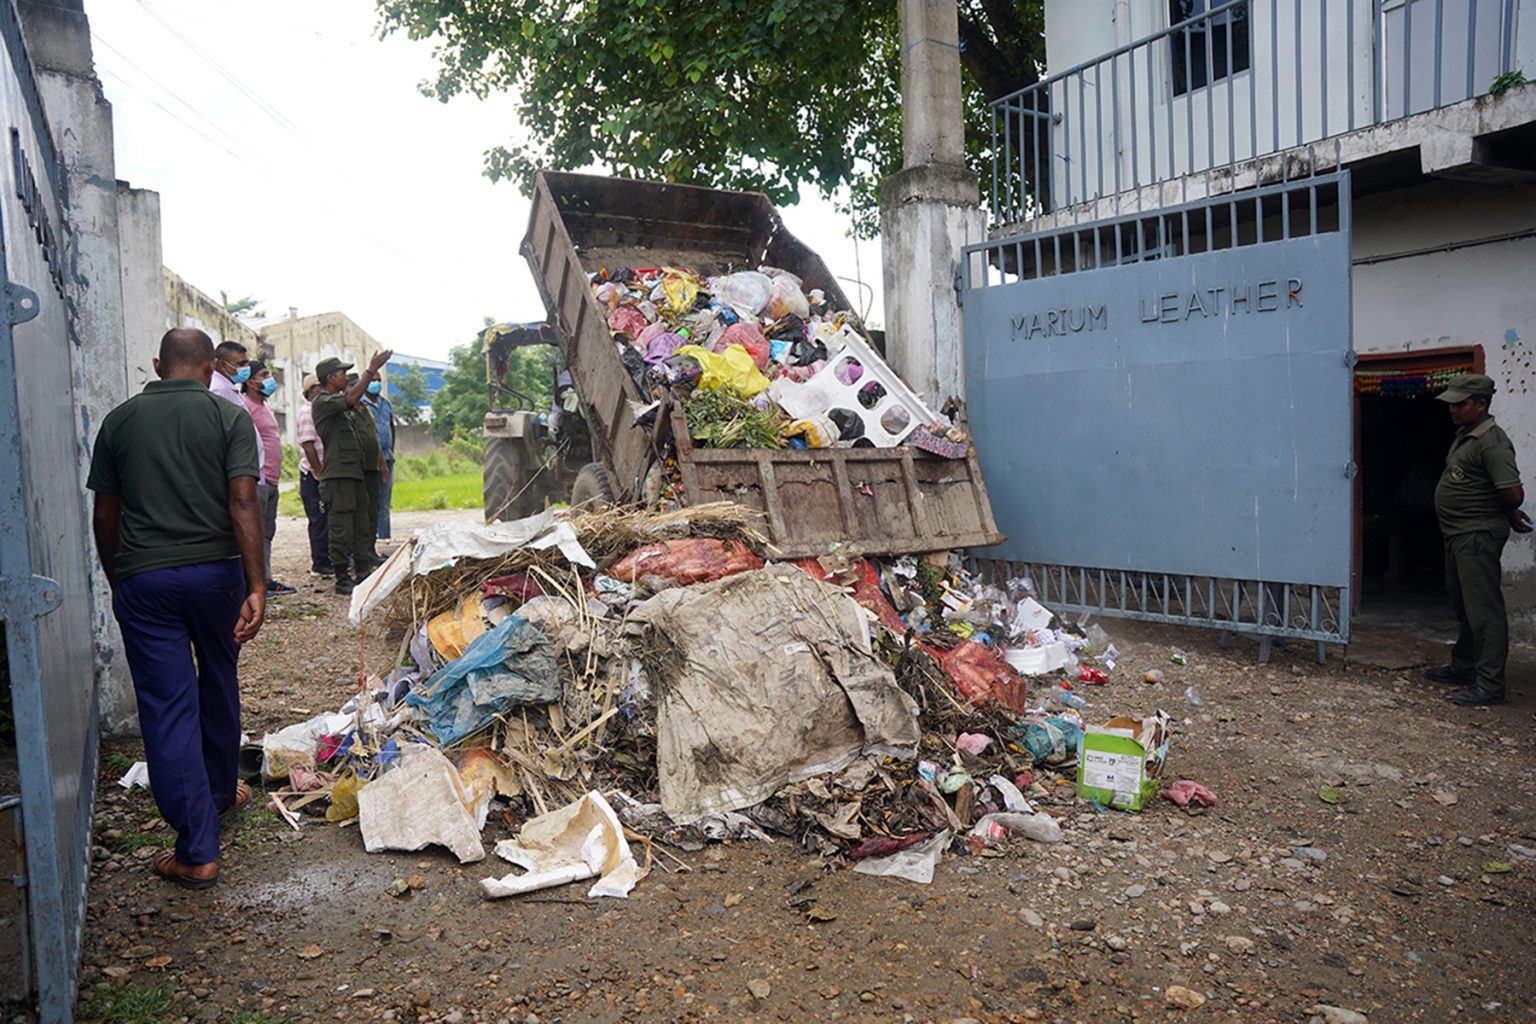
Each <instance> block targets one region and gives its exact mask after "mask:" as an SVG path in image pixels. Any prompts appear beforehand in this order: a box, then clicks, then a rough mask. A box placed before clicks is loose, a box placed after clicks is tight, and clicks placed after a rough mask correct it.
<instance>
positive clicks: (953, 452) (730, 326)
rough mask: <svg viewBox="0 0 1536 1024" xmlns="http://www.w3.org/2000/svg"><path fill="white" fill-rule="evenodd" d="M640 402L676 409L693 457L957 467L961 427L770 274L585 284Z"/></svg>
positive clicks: (817, 306) (652, 408) (620, 277)
mask: <svg viewBox="0 0 1536 1024" xmlns="http://www.w3.org/2000/svg"><path fill="white" fill-rule="evenodd" d="M592 288H593V293H594V294H595V296H596V297H597V299H598V301H599V302H600V303H602V304H603V305H604V306H606V307H607V309H608V326H609V328H610V329H611V330H612V331H613V336H614V340H615V342H616V343H617V345H618V350H619V357H620V360H621V361H622V362H623V364H624V366H625V368H626V369H627V370H628V371H629V373H630V375H631V376H633V377H634V380H635V384H636V385H637V386H638V387H639V389H640V393H641V394H643V395H647V396H650V397H651V398H653V399H656V402H654V403H653V404H651V405H649V406H646V407H644V408H642V409H640V410H637V412H638V414H639V417H640V419H641V420H642V421H644V419H645V418H646V417H648V416H652V415H655V414H656V413H657V412H658V411H659V410H660V408H661V402H662V401H676V402H680V403H681V404H682V408H683V411H684V414H685V417H686V420H687V424H688V433H689V435H690V437H691V439H692V442H693V444H694V445H696V446H698V447H701V448H784V447H790V448H833V447H878V448H890V447H895V446H897V445H902V444H907V445H911V446H913V447H917V448H922V449H924V450H927V451H930V452H933V453H935V454H938V455H942V456H945V457H947V458H964V457H965V454H966V452H967V450H968V446H969V437H968V436H967V435H966V433H965V430H964V429H963V427H961V426H959V425H957V424H955V423H953V422H951V421H950V419H949V418H948V417H947V416H945V415H943V414H941V413H935V412H934V411H933V410H932V409H930V408H929V407H928V406H927V405H925V404H924V403H923V400H922V399H921V398H920V397H919V396H918V395H916V394H915V393H914V392H913V391H912V390H911V389H910V388H908V387H907V385H906V384H905V383H904V382H903V381H902V380H901V378H900V377H898V376H897V375H896V374H895V373H894V372H893V371H892V370H891V369H890V367H888V366H887V365H886V364H885V362H884V360H882V359H881V358H880V356H879V354H878V353H877V352H876V350H875V348H874V346H873V344H872V343H871V339H870V337H869V335H868V333H867V332H866V331H865V330H864V325H863V324H862V323H861V322H860V320H859V318H858V316H857V315H855V314H854V313H852V312H850V311H848V310H833V309H830V308H829V307H828V303H827V299H826V296H825V295H824V294H823V293H822V291H821V290H820V289H812V290H811V291H810V292H809V294H807V293H806V292H805V291H804V290H803V282H802V281H801V280H800V278H798V277H796V276H795V275H794V274H792V273H790V272H789V271H787V270H781V269H779V268H777V267H768V266H764V267H759V268H758V269H757V270H746V271H739V272H736V273H730V274H722V275H719V276H716V277H703V276H701V275H699V274H696V273H694V272H693V271H691V270H687V269H682V268H676V267H661V268H642V269H633V268H623V269H620V270H616V271H612V272H609V271H606V270H605V271H600V272H598V273H597V274H594V275H593V276H592Z"/></svg>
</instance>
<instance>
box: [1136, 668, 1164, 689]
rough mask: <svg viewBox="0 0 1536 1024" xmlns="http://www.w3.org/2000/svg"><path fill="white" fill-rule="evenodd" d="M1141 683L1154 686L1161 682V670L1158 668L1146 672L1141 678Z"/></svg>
mask: <svg viewBox="0 0 1536 1024" xmlns="http://www.w3.org/2000/svg"><path fill="white" fill-rule="evenodd" d="M1141 681H1142V682H1144V683H1149V684H1151V685H1154V686H1155V685H1156V684H1158V683H1161V682H1162V681H1163V670H1162V669H1160V668H1155V669H1153V670H1152V671H1150V672H1148V673H1147V674H1146V675H1144V676H1142V677H1141Z"/></svg>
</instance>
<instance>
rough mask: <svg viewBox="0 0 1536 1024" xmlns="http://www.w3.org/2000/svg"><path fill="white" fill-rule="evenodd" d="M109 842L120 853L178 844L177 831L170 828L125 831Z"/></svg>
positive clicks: (159, 848)
mask: <svg viewBox="0 0 1536 1024" xmlns="http://www.w3.org/2000/svg"><path fill="white" fill-rule="evenodd" d="M107 842H109V843H111V844H112V848H113V849H114V850H116V851H117V852H118V853H132V852H133V851H135V850H142V849H145V848H146V847H147V848H149V849H151V850H168V849H170V848H171V847H172V846H175V845H176V833H175V832H172V831H171V830H170V829H168V828H152V829H149V830H148V831H139V832H124V833H123V834H122V835H120V836H118V837H117V838H116V839H109V840H107Z"/></svg>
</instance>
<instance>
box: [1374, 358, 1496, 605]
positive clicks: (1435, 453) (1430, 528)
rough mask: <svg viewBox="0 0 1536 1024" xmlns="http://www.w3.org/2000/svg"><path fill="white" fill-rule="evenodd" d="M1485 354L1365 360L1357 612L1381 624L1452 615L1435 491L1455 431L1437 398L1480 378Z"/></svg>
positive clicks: (1443, 405)
mask: <svg viewBox="0 0 1536 1024" xmlns="http://www.w3.org/2000/svg"><path fill="white" fill-rule="evenodd" d="M1482 369H1483V352H1482V348H1481V347H1479V346H1474V347H1471V348H1445V349H1430V350H1422V351H1418V352H1414V353H1412V354H1411V355H1410V354H1392V355H1375V356H1361V357H1360V360H1359V364H1358V365H1357V366H1356V368H1355V461H1356V463H1357V464H1358V466H1359V473H1358V475H1357V476H1356V478H1355V572H1354V578H1355V588H1354V592H1355V602H1354V603H1355V610H1356V611H1357V612H1359V611H1366V612H1367V613H1369V614H1370V616H1371V617H1372V618H1383V617H1385V618H1392V619H1397V620H1406V621H1414V620H1419V619H1425V620H1438V619H1441V618H1443V617H1444V616H1445V614H1446V599H1445V564H1444V551H1443V546H1442V543H1441V538H1440V527H1439V523H1438V522H1437V520H1436V519H1435V505H1434V497H1435V484H1436V483H1437V482H1438V481H1439V479H1440V473H1441V470H1443V469H1444V467H1445V453H1446V450H1447V449H1448V448H1449V447H1450V443H1451V439H1452V438H1453V437H1454V436H1455V434H1456V428H1455V427H1454V426H1452V425H1451V421H1450V416H1449V414H1448V413H1447V411H1446V407H1445V403H1443V402H1441V401H1439V400H1438V399H1437V398H1436V397H1435V396H1436V395H1438V394H1439V393H1440V392H1441V391H1442V390H1444V388H1445V385H1446V384H1447V383H1448V382H1449V381H1450V379H1451V378H1452V377H1455V376H1457V375H1458V374H1462V373H1481V372H1482Z"/></svg>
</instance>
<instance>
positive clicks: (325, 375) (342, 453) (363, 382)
mask: <svg viewBox="0 0 1536 1024" xmlns="http://www.w3.org/2000/svg"><path fill="white" fill-rule="evenodd" d="M392 355H394V353H393V352H391V351H389V350H388V349H386V350H385V351H383V352H377V353H375V354H374V356H373V358H372V359H370V360H369V361H368V367H367V369H365V370H364V371H363V373H362V375H361V376H359V377H358V379H357V382H356V383H354V384H352V385H351V387H348V386H347V371H348V370H350V369H352V364H351V363H344V362H342V361H341V360H340V359H335V358H331V359H322V360H321V361H320V363H319V365H318V366H316V367H315V376H316V377H318V378H320V386H321V387H322V388H323V389H324V390H323V391H322V392H321V393H320V394H319V395H316V396H315V401H314V405H313V406H312V409H313V412H314V419H315V431H316V432H317V433H318V434H319V435H320V440H321V442H322V443H323V444H324V445H325V466H324V468H323V469H321V471H320V497H321V499H322V500H324V502H325V504H326V509H327V515H328V518H329V520H330V522H329V531H328V532H329V534H330V537H329V541H330V544H329V546H330V556H331V568H332V570H333V571H334V572H335V573H336V593H338V594H350V593H352V588H353V586H354V585H355V584H356V582H357V579H358V578H361V577H362V576H366V575H367V574H368V573H369V572H372V571H373V568H374V562H373V529H372V525H371V524H370V522H369V517H370V511H371V508H370V502H369V494H368V487H367V480H368V473H369V472H370V471H371V472H372V473H373V474H374V477H373V478H374V479H377V478H378V476H377V474H378V468H379V442H378V434H377V433H376V432H375V429H374V425H373V417H372V416H371V415H369V414H367V412H366V410H363V412H364V415H362V416H359V415H357V414H356V413H357V411H358V405H359V403H360V402H362V400H363V395H364V393H365V392H366V391H367V389H368V382H369V381H371V380H374V379H376V378H377V377H378V375H379V370H380V368H381V367H383V366H384V365H385V364H386V363H388V362H389V359H390V356H392ZM370 459H371V462H370ZM354 570H355V571H356V574H357V575H356V576H354V575H353V571H354Z"/></svg>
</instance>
